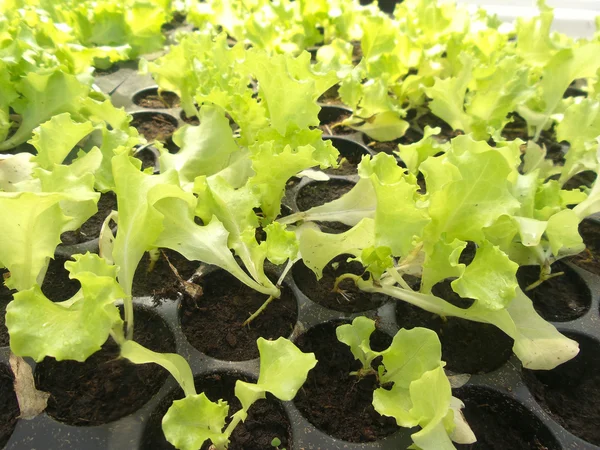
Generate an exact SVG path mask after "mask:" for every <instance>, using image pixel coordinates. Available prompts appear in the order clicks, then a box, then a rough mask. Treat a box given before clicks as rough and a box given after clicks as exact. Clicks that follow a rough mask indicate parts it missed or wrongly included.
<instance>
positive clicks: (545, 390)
mask: <svg viewBox="0 0 600 450" xmlns="http://www.w3.org/2000/svg"><path fill="white" fill-rule="evenodd" d="M565 334H567V335H568V337H570V338H572V339H575V340H576V341H577V342H579V348H580V352H579V354H578V355H577V356H576V357H575V358H573V359H572V360H571V361H568V362H566V363H564V364H561V365H560V366H558V367H557V368H555V369H552V370H547V371H545V370H539V371H533V370H526V369H523V377H524V379H525V382H526V383H527V386H528V387H529V390H530V391H531V393H532V394H533V396H534V397H535V399H536V400H537V401H538V403H539V404H540V405H541V406H542V407H543V408H544V409H545V410H546V411H548V412H549V413H550V414H551V415H552V417H553V418H554V419H555V420H556V421H557V422H558V423H559V424H560V425H562V426H563V427H564V428H566V429H567V430H569V431H570V432H571V433H573V434H574V435H576V436H579V437H580V438H581V439H583V440H585V441H587V442H590V443H592V444H594V445H600V427H598V418H599V417H600V344H598V342H597V341H595V340H593V339H592V338H589V337H586V336H583V335H570V334H569V333H565Z"/></svg>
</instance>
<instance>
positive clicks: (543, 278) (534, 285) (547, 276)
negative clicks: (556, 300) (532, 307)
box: [525, 272, 565, 292]
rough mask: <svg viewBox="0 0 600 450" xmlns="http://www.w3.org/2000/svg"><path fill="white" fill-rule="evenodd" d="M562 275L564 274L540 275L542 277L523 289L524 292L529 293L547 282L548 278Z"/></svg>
mask: <svg viewBox="0 0 600 450" xmlns="http://www.w3.org/2000/svg"><path fill="white" fill-rule="evenodd" d="M564 274H565V273H564V272H556V273H552V274H542V275H540V279H539V280H537V281H534V282H533V283H531V284H530V285H529V286H527V287H526V288H525V292H529V291H531V290H532V289H535V288H536V287H538V286H539V285H540V284H542V283H543V282H544V281H546V280H549V279H550V278H554V277H559V276H561V275H564Z"/></svg>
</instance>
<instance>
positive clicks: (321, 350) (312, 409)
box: [294, 321, 399, 442]
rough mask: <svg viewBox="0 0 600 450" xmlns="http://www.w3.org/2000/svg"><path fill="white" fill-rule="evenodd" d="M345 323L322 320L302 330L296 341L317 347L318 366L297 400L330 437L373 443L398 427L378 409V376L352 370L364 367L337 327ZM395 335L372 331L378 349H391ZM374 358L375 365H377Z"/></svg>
mask: <svg viewBox="0 0 600 450" xmlns="http://www.w3.org/2000/svg"><path fill="white" fill-rule="evenodd" d="M343 323H345V322H342V321H336V322H328V323H325V324H321V325H317V326H315V327H314V328H311V329H310V330H308V331H307V332H306V333H304V334H302V335H301V336H300V337H299V338H298V341H297V342H296V345H297V346H298V348H300V350H302V351H303V352H314V353H315V357H316V358H317V361H318V363H317V365H316V366H315V368H314V369H313V370H311V371H310V372H309V373H308V378H307V379H306V382H305V383H304V385H303V387H302V388H301V389H300V390H299V391H298V394H296V398H295V399H294V403H295V404H296V406H297V407H298V409H299V410H300V412H301V413H302V415H303V416H304V417H305V418H306V419H307V420H308V421H309V422H310V423H312V424H313V425H314V426H316V427H317V428H318V429H320V430H322V431H323V432H325V433H327V434H328V435H330V436H333V437H335V438H338V439H343V440H344V441H349V442H372V441H375V440H378V439H381V438H383V437H385V436H389V435H390V434H392V433H394V432H396V431H397V430H398V429H399V427H398V426H397V425H396V421H395V420H394V419H393V418H391V417H384V416H382V415H380V414H379V413H377V412H376V411H375V408H373V391H374V390H375V389H377V388H378V387H379V385H378V383H377V380H376V378H375V376H367V377H364V378H362V379H358V378H357V377H356V376H354V375H350V372H353V371H356V370H358V369H360V368H361V364H360V363H359V362H358V361H357V360H356V359H354V356H352V353H351V352H350V347H348V346H347V345H346V344H343V343H341V342H340V341H338V339H337V337H336V334H335V330H336V328H337V327H338V326H339V325H342V324H343ZM391 342H392V338H391V337H390V336H388V335H387V334H385V333H383V332H381V331H376V332H375V333H373V335H372V336H371V345H372V347H373V348H374V349H375V350H378V351H381V350H384V349H386V348H387V347H388V346H389V345H390V343H391ZM377 363H378V362H377V361H374V367H377V365H378V364H377Z"/></svg>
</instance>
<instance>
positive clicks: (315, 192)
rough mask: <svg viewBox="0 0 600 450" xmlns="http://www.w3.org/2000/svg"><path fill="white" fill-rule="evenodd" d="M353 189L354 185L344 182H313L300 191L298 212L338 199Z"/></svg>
mask: <svg viewBox="0 0 600 450" xmlns="http://www.w3.org/2000/svg"><path fill="white" fill-rule="evenodd" d="M353 187H354V183H352V182H350V181H344V180H329V181H315V182H314V183H310V184H307V185H306V186H304V187H303V188H302V189H300V191H299V192H298V196H297V197H296V204H297V205H298V209H299V210H300V211H306V210H308V209H310V208H312V207H314V206H320V205H323V204H325V203H328V202H330V201H332V200H335V199H338V198H340V197H341V196H342V195H344V194H346V193H347V192H349V191H350V190H351V189H352V188H353Z"/></svg>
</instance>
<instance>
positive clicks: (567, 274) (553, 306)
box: [517, 261, 592, 322]
mask: <svg viewBox="0 0 600 450" xmlns="http://www.w3.org/2000/svg"><path fill="white" fill-rule="evenodd" d="M552 272H553V273H558V272H564V275H559V276H556V277H554V278H550V279H549V280H546V281H544V282H543V283H542V284H540V285H539V286H537V287H535V288H534V289H531V290H529V291H525V289H526V288H527V287H528V286H530V285H531V284H532V283H534V282H536V281H537V280H538V278H539V275H540V268H539V267H538V266H521V267H519V270H518V271H517V280H518V281H519V286H521V289H522V290H523V292H525V294H526V295H527V296H528V297H529V298H530V299H531V300H532V301H533V307H534V308H535V310H536V311H537V312H538V314H539V315H540V316H542V317H543V318H544V319H546V320H550V321H553V322H566V321H569V320H575V319H577V318H578V317H581V316H583V315H584V314H585V313H586V312H587V311H588V310H589V309H590V305H591V303H592V295H591V293H590V290H589V289H588V287H587V285H586V284H585V282H584V281H583V280H582V279H581V277H580V276H579V275H578V274H577V272H575V271H574V270H573V269H571V268H570V267H569V266H567V265H566V264H564V263H562V262H560V261H557V262H555V263H554V264H552Z"/></svg>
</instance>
